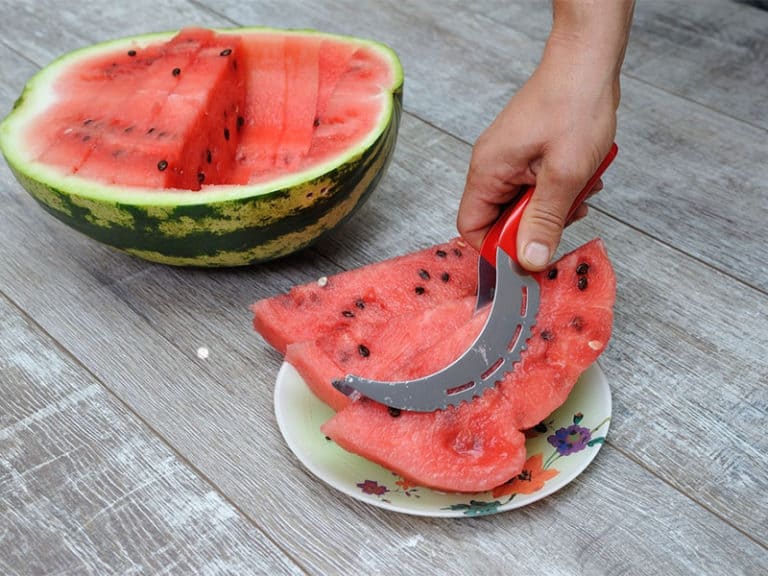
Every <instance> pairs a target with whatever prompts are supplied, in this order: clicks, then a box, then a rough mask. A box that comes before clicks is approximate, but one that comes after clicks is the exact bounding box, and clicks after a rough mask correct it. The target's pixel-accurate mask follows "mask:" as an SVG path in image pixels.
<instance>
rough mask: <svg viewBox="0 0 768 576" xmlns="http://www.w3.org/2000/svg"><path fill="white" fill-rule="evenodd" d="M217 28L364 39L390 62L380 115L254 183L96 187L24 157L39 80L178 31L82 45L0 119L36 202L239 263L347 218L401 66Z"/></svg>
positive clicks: (360, 192) (180, 258) (147, 245)
mask: <svg viewBox="0 0 768 576" xmlns="http://www.w3.org/2000/svg"><path fill="white" fill-rule="evenodd" d="M216 31H217V32H219V33H222V34H244V35H245V34H248V33H259V34H265V33H275V34H298V35H308V34H312V35H320V36H324V37H328V38H332V39H336V40H341V41H348V42H353V43H355V44H358V45H361V46H367V47H370V48H372V49H374V50H376V51H377V53H379V54H381V55H383V56H384V57H385V58H387V59H388V60H389V61H390V62H391V66H392V71H393V81H392V84H391V86H390V87H388V88H386V89H382V93H381V97H382V98H383V99H384V100H385V105H384V106H383V108H382V112H381V116H380V118H379V122H378V123H377V125H376V127H375V129H373V130H371V132H370V133H369V134H368V135H367V137H366V138H365V139H364V140H363V141H361V142H360V143H359V144H357V145H355V146H354V147H350V148H349V149H347V150H346V151H344V152H343V153H341V154H339V155H337V156H336V157H334V158H331V159H330V160H328V161H326V162H324V163H322V164H321V165H317V166H314V167H312V168H311V169H309V170H305V171H302V172H299V173H296V174H292V175H289V176H285V177H281V178H279V179H275V180H273V181H270V182H265V183H263V184H257V185H243V186H233V185H220V186H209V187H205V188H204V189H203V190H202V191H198V192H191V191H178V190H151V191H150V190H142V189H136V188H130V187H121V186H114V185H101V184H98V183H94V182H92V181H88V180H85V179H83V178H80V177H77V176H65V177H62V176H61V174H59V173H58V172H57V171H56V170H55V169H52V168H50V167H47V166H44V165H42V164H40V163H36V162H30V161H28V160H26V159H25V158H24V156H23V150H21V147H20V146H19V143H20V142H21V138H20V136H19V134H20V131H21V130H22V129H23V126H24V121H25V120H26V119H27V118H28V117H31V115H32V114H34V113H35V112H36V111H37V110H38V109H39V108H40V107H44V106H45V105H46V104H47V103H48V101H49V98H50V96H49V95H50V91H46V90H45V87H46V86H47V85H49V84H50V82H52V81H53V80H54V79H55V78H56V75H58V74H59V73H61V72H62V71H64V70H65V69H66V66H67V65H68V64H69V63H73V62H75V61H77V60H78V59H79V58H80V57H82V56H91V55H94V54H98V53H102V52H107V51H111V50H121V49H126V48H128V47H136V46H141V45H146V44H149V43H151V42H155V41H158V40H167V39H170V38H171V37H173V35H174V34H176V31H171V32H163V33H154V34H148V35H143V36H135V37H129V38H122V39H119V40H112V41H110V42H104V43H101V44H96V45H94V46H89V47H86V48H81V49H80V50H76V51H74V52H70V53H69V54H66V55H64V56H61V57H60V58H58V59H57V60H55V61H53V62H52V63H51V64H49V65H48V66H47V67H45V68H43V69H42V70H41V71H39V72H38V73H37V74H36V75H35V76H33V77H32V78H31V79H30V80H29V82H27V85H26V86H25V88H24V91H23V92H22V94H21V96H20V97H19V99H18V100H17V101H16V103H15V105H14V108H13V110H12V112H11V113H10V114H9V115H8V116H7V117H6V118H5V119H4V120H3V122H2V123H0V150H1V151H2V153H3V156H4V157H5V159H6V161H7V162H8V165H9V166H10V168H11V171H12V172H13V174H14V175H15V177H16V178H17V180H18V181H19V182H20V183H21V185H22V186H23V187H24V188H25V189H26V190H27V192H28V193H30V195H31V196H33V197H34V198H35V200H37V201H38V203H39V204H40V205H41V206H42V207H43V208H44V209H45V210H46V211H47V212H49V213H51V214H52V215H53V216H55V217H56V218H58V219H59V220H61V221H63V222H64V223H66V224H67V225H69V226H71V227H72V228H74V229H76V230H78V231H80V232H82V233H84V234H86V235H88V236H90V237H91V238H94V239H95V240H98V241H100V242H103V243H105V244H108V245H110V246H113V247H114V248H117V249H119V250H123V251H125V252H128V253H131V254H134V255H136V256H139V257H142V258H144V259H147V260H151V261H155V262H161V263H165V264H172V265H180V266H240V265H248V264H254V263H258V262H264V261H268V260H272V259H274V258H279V257H281V256H284V255H287V254H290V253H292V252H295V251H297V250H300V249H302V248H305V247H307V246H309V245H310V244H312V243H314V242H316V241H317V240H319V239H320V238H322V236H324V235H325V234H326V233H327V232H328V231H330V230H332V229H334V228H336V227H337V226H338V225H339V224H341V223H343V222H344V221H346V220H347V219H348V218H350V217H351V216H352V215H353V214H354V213H355V212H356V211H357V209H358V208H359V207H360V206H361V205H362V204H363V203H364V202H365V200H366V199H367V198H368V197H369V196H370V194H371V193H372V192H373V190H374V189H375V188H376V186H377V185H378V183H379V181H380V179H381V177H382V176H383V175H384V174H385V172H386V170H387V168H388V166H389V164H390V162H391V159H392V155H393V153H394V148H395V143H396V140H397V135H398V130H399V125H400V118H401V116H402V92H403V71H402V67H401V64H400V61H399V59H398V57H397V55H396V54H395V53H394V51H392V50H391V49H390V48H389V47H387V46H386V45H384V44H381V43H378V42H375V41H372V40H367V39H361V38H355V37H352V36H341V35H336V34H328V33H325V32H318V31H315V30H282V29H276V28H265V27H249V28H228V29H217V30H216Z"/></svg>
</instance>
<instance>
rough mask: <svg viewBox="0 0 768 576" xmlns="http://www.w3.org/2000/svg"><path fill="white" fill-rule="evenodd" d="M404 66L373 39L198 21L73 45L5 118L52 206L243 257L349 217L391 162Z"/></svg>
mask: <svg viewBox="0 0 768 576" xmlns="http://www.w3.org/2000/svg"><path fill="white" fill-rule="evenodd" d="M402 94H403V70H402V66H401V65H400V61H399V59H398V57H397V54H395V52H394V51H393V50H392V49H391V48H389V47H387V46H385V45H384V44H381V43H380V42H376V41H374V40H369V39H365V38H355V37H351V36H341V35H334V34H328V33H323V32H318V31H314V30H280V29H273V28H260V27H253V28H234V29H227V30H204V29H199V28H189V29H185V30H181V31H179V32H175V31H172V32H165V33H160V34H147V35H142V36H133V37H128V38H122V39H118V40H113V41H110V42H104V43H101V44H96V45H94V46H88V47H84V48H81V49H79V50H76V51H73V52H70V53H68V54H65V55H63V56H61V57H60V58H58V59H56V60H55V61H53V62H51V63H50V64H48V65H47V66H45V67H44V68H43V69H42V70H40V71H39V72H37V73H36V74H35V75H34V76H33V77H32V78H31V79H30V80H29V81H28V82H27V83H26V85H25V87H24V90H23V92H22V94H21V96H20V97H19V98H18V100H17V101H16V103H15V104H14V107H13V110H12V111H11V112H10V114H9V115H8V116H7V117H6V118H4V119H3V120H2V122H1V123H0V151H2V154H3V156H4V157H5V159H6V160H7V162H8V164H9V166H10V168H11V170H12V171H13V173H14V175H15V176H16V178H17V180H18V181H19V183H20V184H21V185H22V186H23V187H24V188H25V189H26V190H27V191H28V192H29V193H30V194H31V195H32V196H33V197H34V198H35V199H36V200H37V201H38V202H39V203H40V204H41V206H42V207H43V209H45V210H46V211H47V212H49V213H50V214H52V215H54V216H55V217H56V218H59V219H60V220H62V221H63V222H65V223H66V224H67V225H69V226H71V227H73V228H75V229H76V230H79V231H80V232H83V233H84V234H86V235H88V236H90V237H92V238H94V239H96V240H98V241H100V242H104V243H106V244H109V245H111V246H114V247H115V248H118V249H120V250H124V251H126V252H129V253H131V254H134V255H136V256H139V257H142V258H146V259H148V260H152V261H155V262H162V263H166V264H173V265H179V266H242V265H248V264H254V263H258V262H264V261H267V260H272V259H275V258H279V257H281V256H284V255H286V254H290V253H292V252H296V251H297V250H300V249H303V248H305V247H307V246H309V245H310V244H312V243H313V242H316V241H317V240H318V239H319V238H321V237H322V236H324V235H326V234H328V233H330V232H331V231H332V230H334V229H335V228H336V227H337V226H339V225H340V224H342V223H343V222H345V221H346V220H348V219H349V218H351V217H352V215H353V214H354V213H355V212H356V211H357V210H358V209H359V208H360V206H362V205H363V203H364V202H365V201H367V199H368V198H369V197H370V195H371V194H372V193H373V191H374V190H375V189H376V188H377V186H378V184H379V182H380V180H381V178H382V177H383V176H384V174H385V173H386V171H387V168H388V166H389V164H390V162H391V159H392V156H393V152H394V148H395V143H396V140H397V135H398V131H399V125H400V118H401V116H402Z"/></svg>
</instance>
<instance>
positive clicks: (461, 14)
mask: <svg viewBox="0 0 768 576" xmlns="http://www.w3.org/2000/svg"><path fill="white" fill-rule="evenodd" d="M207 4H208V5H210V6H212V7H214V8H215V9H216V10H217V11H220V12H222V13H223V14H224V15H225V16H227V17H228V18H230V19H231V20H233V21H235V22H238V23H250V22H263V23H269V24H272V23H278V24H281V25H285V26H297V27H319V28H324V29H330V30H332V31H339V32H344V33H358V34H364V35H368V36H371V37H374V38H377V39H380V40H382V41H385V42H388V43H390V44H391V45H392V46H395V47H396V49H397V51H398V53H399V54H400V56H401V58H402V60H403V65H404V67H405V71H406V82H405V107H406V109H407V110H408V111H410V112H411V113H413V114H415V115H417V116H418V117H420V118H422V119H424V120H426V121H428V122H430V123H432V124H434V125H436V126H438V127H440V128H441V129H443V130H446V131H448V132H450V133H451V134H453V135H455V136H457V137H458V138H460V139H462V140H464V141H466V142H468V143H472V142H474V140H475V139H476V138H477V136H478V135H479V134H480V132H481V131H482V130H483V129H484V128H485V127H486V126H487V125H488V123H490V121H491V120H492V119H493V118H494V116H495V115H496V114H497V113H498V111H499V110H501V108H502V107H503V106H504V104H505V103H506V101H507V100H508V99H509V97H510V96H511V95H512V94H513V93H514V91H515V90H516V89H517V88H519V87H520V86H521V85H522V84H523V83H524V82H525V80H526V79H527V78H528V76H529V74H530V73H531V72H532V71H533V70H534V68H535V66H536V63H537V61H538V58H539V55H540V51H541V49H542V47H543V42H544V40H545V38H546V33H547V32H548V25H549V22H550V20H551V16H550V14H549V3H548V2H541V1H540V0H531V1H529V2H527V3H523V5H522V6H517V7H508V6H507V3H504V4H503V7H501V6H500V5H498V4H497V3H494V2H488V3H484V2H480V3H473V4H471V5H467V6H471V7H472V8H468V7H465V8H459V7H457V5H456V4H455V3H454V4H443V3H441V4H439V5H435V4H426V3H420V2H376V3H359V2H355V1H353V0H334V2H332V3H331V4H330V5H329V8H328V9H327V10H323V11H306V10H301V9H300V5H301V2H299V1H296V2H294V3H293V4H294V9H288V10H287V9H286V6H287V5H290V3H288V4H286V3H284V2H262V3H257V4H245V5H243V4H242V3H239V2H234V1H233V0H212V1H211V2H209V3H207ZM641 4H643V3H641ZM652 4H653V3H652ZM720 4H726V5H727V9H728V10H729V11H730V12H729V13H731V12H732V13H740V14H742V16H739V17H736V16H731V17H728V18H723V21H722V26H723V27H724V31H722V30H721V31H720V32H719V35H718V36H720V35H722V36H724V37H730V38H731V39H732V40H733V42H736V40H735V39H736V38H742V36H741V35H740V34H741V33H742V29H743V27H742V26H741V25H740V23H741V22H742V21H744V20H745V19H746V18H747V16H746V15H750V14H751V15H752V18H753V20H754V21H755V22H762V28H760V29H762V30H765V29H766V28H768V13H762V12H760V11H757V10H755V9H754V8H751V7H748V6H743V5H737V4H732V3H730V2H725V3H723V2H721V3H720ZM664 6H667V3H664ZM685 6H688V4H687V3H686V4H685ZM697 6H698V4H697ZM712 6H713V3H711V2H705V3H703V5H702V7H700V8H697V9H695V10H692V11H690V13H688V15H687V16H686V18H687V20H686V19H683V18H682V16H681V13H682V12H683V10H688V8H683V4H682V3H674V2H673V3H669V5H668V7H669V11H670V13H669V14H668V15H664V14H659V12H660V11H661V10H662V7H661V6H660V5H659V4H658V3H656V4H654V7H653V8H651V7H648V8H644V10H651V9H653V10H656V12H654V13H652V14H651V15H644V16H642V17H641V19H642V20H643V21H646V20H647V21H648V22H659V21H662V20H663V21H665V22H673V21H675V15H676V14H677V15H679V16H681V19H680V21H679V23H678V26H683V24H684V22H689V23H690V22H693V21H694V20H692V19H694V18H696V16H697V14H699V10H700V11H701V14H700V17H701V18H702V19H703V22H702V23H701V30H700V36H702V37H703V36H706V35H707V32H708V30H709V29H710V28H713V27H714V23H713V19H715V14H716V13H722V15H724V13H725V12H724V11H725V10H726V8H722V9H720V10H716V9H715V8H713V7H712ZM707 7H709V8H707ZM506 10H510V13H509V14H508V15H506V17H504V18H502V17H501V16H502V13H504V14H506V12H505V11H506ZM713 11H714V13H713ZM654 14H655V15H654ZM662 16H663V18H662ZM529 21H530V22H531V25H530V26H529ZM691 26H692V25H691ZM693 28H694V30H693V31H695V27H693ZM756 30H757V24H753V25H752V26H751V27H749V28H748V29H746V30H745V31H744V34H745V35H747V37H748V38H750V39H749V40H745V41H746V42H752V43H756V44H758V45H759V46H762V45H764V44H765V43H768V40H766V39H765V35H757V32H756ZM693 31H689V32H688V35H685V34H683V33H682V32H680V33H678V34H668V35H667V36H665V38H666V39H667V40H666V42H665V43H663V50H662V46H660V47H659V52H658V59H657V60H656V65H655V66H654V69H664V67H663V66H661V65H660V64H659V63H658V61H659V60H660V59H664V58H668V57H669V54H676V55H677V56H676V57H675V58H676V60H674V61H673V64H674V66H670V67H669V70H672V71H671V72H669V82H666V83H665V82H658V84H659V85H660V86H661V88H659V87H655V85H653V78H645V77H644V76H643V75H642V74H637V75H636V76H637V78H636V77H635V76H629V77H628V76H626V75H625V77H624V80H623V84H622V93H623V101H622V106H621V109H620V116H619V133H618V135H617V140H618V142H619V145H620V146H621V148H622V151H621V153H620V155H619V158H618V159H617V161H616V162H615V163H614V165H613V166H612V167H611V171H610V173H609V174H608V176H607V177H606V181H607V182H608V184H609V188H608V190H607V192H606V193H605V194H601V195H599V196H598V197H597V198H596V199H595V201H594V203H595V205H596V206H599V207H600V208H601V209H603V210H605V211H606V212H608V213H610V214H611V215H612V216H614V217H615V218H617V219H619V220H622V221H625V222H629V223H631V225H632V226H635V227H638V228H640V229H641V230H643V231H644V232H647V233H648V234H651V235H653V236H654V237H656V238H658V239H660V240H662V241H663V242H665V243H668V244H671V245H674V246H678V247H680V248H681V249H683V250H685V251H686V252H687V253H689V254H691V255H693V256H695V257H697V258H701V259H702V260H704V261H705V262H707V263H709V264H711V265H713V266H716V267H718V268H720V269H722V270H724V271H726V272H727V273H730V274H734V275H736V276H737V277H738V278H741V279H743V280H744V281H745V282H748V283H749V284H751V285H753V286H755V287H757V288H759V289H761V290H763V291H768V233H767V232H766V228H765V226H764V222H765V221H766V220H768V145H766V142H767V141H768V131H766V129H765V126H764V125H763V124H761V123H759V122H755V123H754V125H751V124H749V123H746V122H743V121H740V120H737V119H734V118H733V117H732V115H733V109H734V107H736V106H737V103H739V102H746V103H749V104H750V105H752V103H755V102H756V104H755V106H756V108H757V109H758V110H761V111H762V114H760V113H758V114H757V116H759V117H760V118H761V119H764V118H767V117H768V107H767V106H765V102H766V99H768V96H765V94H766V90H765V81H764V78H763V79H761V78H760V77H757V76H754V75H753V74H752V73H751V72H749V71H748V70H744V67H745V66H749V67H750V70H751V69H752V68H754V67H755V66H753V64H751V62H753V61H755V59H754V58H751V59H750V58H744V63H743V66H742V67H738V66H736V63H734V62H731V61H730V60H728V62H730V64H729V66H730V69H732V70H735V71H736V72H734V74H737V73H743V74H744V75H745V78H744V79H743V80H742V81H741V82H735V81H734V83H733V84H732V86H731V88H730V90H729V91H728V92H727V96H728V98H727V99H726V98H725V96H724V97H723V99H722V101H721V103H720V106H719V107H715V109H716V110H719V111H720V112H722V113H721V114H716V113H713V112H712V107H713V106H714V104H713V102H711V101H710V99H704V100H702V102H703V105H702V104H697V103H696V102H697V100H695V99H693V100H692V99H691V98H689V96H688V93H687V91H686V90H685V89H683V88H679V87H676V86H674V85H671V84H670V82H671V81H672V79H673V78H675V77H676V76H675V72H674V69H675V68H685V67H690V68H691V69H692V70H694V71H695V70H697V66H703V65H705V64H707V65H710V64H712V63H719V62H721V60H722V59H723V58H725V56H723V55H722V54H721V50H720V49H719V47H720V43H717V42H714V41H712V40H711V39H710V38H708V37H707V38H706V39H705V41H703V45H700V44H697V43H693V42H692V41H687V40H686V39H687V38H689V36H691V34H693ZM642 34H643V29H642V27H641V29H640V31H639V32H638V35H639V39H638V35H634V31H633V36H632V38H633V42H634V44H638V43H640V44H642V42H643V38H644V37H645V36H643V35H642ZM646 34H651V32H647V33H646ZM654 34H656V35H662V32H661V31H659V30H656V31H655V32H654ZM654 37H655V36H654ZM733 42H732V43H733ZM732 43H731V44H732ZM634 44H633V46H634ZM731 44H727V43H726V46H731ZM633 46H631V47H630V50H629V53H630V54H632V48H633ZM707 47H709V49H707ZM639 50H640V55H639V56H638V58H639V59H642V58H643V54H644V53H645V54H647V53H648V51H649V50H650V49H648V48H646V49H639ZM734 50H736V48H734ZM756 50H757V51H758V52H762V50H763V48H760V47H758V48H756ZM686 55H687V56H686ZM694 55H695V59H694ZM646 59H647V57H646ZM762 61H763V59H757V62H762ZM757 66H759V64H757ZM766 68H767V67H765V66H763V67H762V68H761V70H763V74H766V72H765V69H766ZM692 74H695V73H692ZM714 74H715V72H714V71H712V72H711V73H710V74H709V75H710V76H711V75H714ZM702 75H703V78H704V79H706V78H707V75H706V74H705V73H704V72H702ZM702 82H706V80H702ZM678 93H680V94H682V97H681V96H678V95H677V94H678ZM761 102H762V103H761ZM747 119H748V120H750V119H751V117H748V118H747ZM465 165H466V164H465ZM703 167H706V170H704V169H703ZM617 180H621V181H622V183H623V184H625V185H624V186H611V184H612V183H615V182H617ZM456 185H457V187H458V188H457V189H458V190H459V191H460V190H462V189H463V182H458V183H457V184H456ZM451 207H452V208H453V209H454V210H455V208H456V207H457V204H452V205H451ZM691 213H696V214H697V217H696V218H691V217H690V216H689V215H690V214H691Z"/></svg>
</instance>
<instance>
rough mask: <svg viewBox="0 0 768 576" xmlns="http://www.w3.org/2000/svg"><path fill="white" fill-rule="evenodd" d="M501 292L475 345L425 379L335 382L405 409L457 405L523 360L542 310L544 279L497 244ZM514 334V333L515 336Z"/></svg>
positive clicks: (429, 409) (498, 290)
mask: <svg viewBox="0 0 768 576" xmlns="http://www.w3.org/2000/svg"><path fill="white" fill-rule="evenodd" d="M494 292H495V293H496V294H504V298H495V299H493V302H492V304H491V311H490V314H489V315H488V319H487V320H486V323H485V326H484V327H483V330H482V331H481V332H480V335H479V336H478V337H477V338H476V339H475V342H474V343H473V344H472V346H471V347H470V348H469V349H468V350H467V351H466V352H465V353H464V354H462V355H461V356H460V357H459V358H458V359H457V360H455V361H454V362H453V363H452V364H450V365H449V366H447V367H446V368H444V369H442V370H440V371H439V372H435V373H434V374H431V375H429V376H426V377H424V378H418V379H415V380H405V381H400V382H380V381H376V380H368V379H366V378H361V377H359V376H354V375H349V376H347V377H346V378H345V379H344V380H340V381H337V382H334V386H335V387H336V388H337V389H338V390H339V391H341V392H343V393H344V394H346V395H347V396H352V395H354V394H355V392H358V393H360V394H362V395H363V396H366V397H368V398H371V399H373V400H376V401H378V402H381V403H382V404H386V405H387V406H390V407H392V408H399V409H401V410H413V411H417V412H432V411H434V410H439V409H445V408H447V407H449V406H457V405H458V404H459V403H461V402H463V401H470V400H472V399H473V398H474V397H476V396H480V395H481V394H482V393H483V391H485V390H486V389H488V388H491V387H493V386H495V384H496V382H498V381H499V380H501V379H502V377H503V375H504V373H505V372H509V371H511V370H512V368H513V365H514V364H515V363H516V362H518V361H519V360H520V353H521V351H522V350H523V349H524V348H525V342H526V340H527V338H529V337H530V331H531V328H532V327H533V325H534V324H535V322H536V312H537V311H538V309H539V284H538V282H536V280H535V279H534V278H533V277H532V276H530V275H529V274H527V273H525V272H524V271H523V270H522V269H521V268H520V267H519V265H518V264H517V263H516V262H514V261H513V260H512V258H510V256H509V255H508V254H507V253H506V252H504V250H503V249H502V248H501V247H498V248H497V256H496V286H495V290H494ZM510 335H511V336H512V337H511V338H510Z"/></svg>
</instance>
